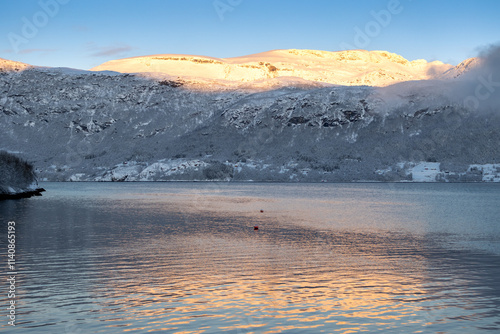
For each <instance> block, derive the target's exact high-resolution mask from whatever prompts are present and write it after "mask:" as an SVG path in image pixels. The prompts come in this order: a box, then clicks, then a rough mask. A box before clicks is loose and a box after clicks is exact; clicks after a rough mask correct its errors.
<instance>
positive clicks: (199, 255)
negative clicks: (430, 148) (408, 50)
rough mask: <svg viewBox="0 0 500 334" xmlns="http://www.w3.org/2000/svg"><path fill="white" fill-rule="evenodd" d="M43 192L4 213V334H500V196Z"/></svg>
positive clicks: (237, 189)
mask: <svg viewBox="0 0 500 334" xmlns="http://www.w3.org/2000/svg"><path fill="white" fill-rule="evenodd" d="M42 186H43V187H45V188H46V189H47V190H48V192H46V193H45V194H44V196H43V197H40V198H32V199H27V200H19V201H4V202H0V217H1V225H0V230H1V231H2V232H1V235H4V237H2V238H1V239H0V246H1V247H0V250H1V254H0V263H1V264H2V268H6V263H7V256H6V254H7V251H6V250H7V248H6V240H7V238H6V237H5V236H6V235H7V221H9V220H13V221H15V222H16V224H17V225H16V226H17V230H16V257H17V264H16V270H17V272H18V274H17V276H16V290H17V291H16V299H15V300H16V303H17V309H16V312H17V313H16V316H17V318H16V320H17V326H16V328H15V329H14V328H12V327H10V326H8V325H7V317H6V315H7V311H6V310H5V309H6V306H7V305H8V304H7V302H8V299H7V298H6V297H7V289H8V286H7V285H5V286H4V288H2V289H3V290H4V292H1V293H0V305H2V306H1V309H2V311H1V315H2V317H1V319H2V320H1V323H0V331H4V332H13V333H123V332H133V333H148V332H158V333H352V332H360V331H368V332H375V331H381V332H383V333H402V332H405V333H420V332H424V333H476V332H481V331H485V332H488V331H489V332H492V331H495V330H496V331H499V330H500V223H499V216H500V205H499V204H500V185H494V184H305V185H303V184H300V185H299V184H225V183H223V184H220V183H208V184H207V183H46V184H43V185H42ZM260 210H263V212H260ZM254 225H258V226H259V230H258V231H254V229H253V226H254ZM4 264H5V265H4ZM2 272H6V270H5V269H2Z"/></svg>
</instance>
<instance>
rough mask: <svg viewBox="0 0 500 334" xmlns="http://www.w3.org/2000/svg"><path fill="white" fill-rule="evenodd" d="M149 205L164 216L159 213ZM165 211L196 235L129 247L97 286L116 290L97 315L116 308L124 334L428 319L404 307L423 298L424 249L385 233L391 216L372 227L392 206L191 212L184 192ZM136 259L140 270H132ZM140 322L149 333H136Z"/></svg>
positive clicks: (234, 204) (233, 205) (225, 203)
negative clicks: (177, 210) (176, 212)
mask: <svg viewBox="0 0 500 334" xmlns="http://www.w3.org/2000/svg"><path fill="white" fill-rule="evenodd" d="M150 199H151V197H150V196H148V199H147V200H148V203H149V204H148V205H151V207H150V209H151V210H153V211H154V212H153V213H154V214H159V212H158V210H160V211H161V210H162V206H161V205H157V204H154V203H153V204H151V202H150ZM157 199H159V201H160V202H162V201H164V200H165V198H162V197H161V196H159V198H157ZM168 204H169V210H170V209H171V208H172V206H174V207H176V206H181V207H182V209H181V211H182V212H184V213H185V215H184V219H185V220H186V223H187V224H188V225H189V224H191V225H193V227H195V228H194V229H191V228H190V227H188V230H187V231H186V233H182V232H179V233H178V234H174V235H171V234H165V235H157V236H156V237H155V238H153V239H150V240H148V241H147V243H146V244H145V243H144V242H143V241H142V242H138V243H136V244H128V245H126V246H125V247H126V253H127V254H128V256H125V258H124V259H123V262H120V261H119V259H115V260H114V266H115V267H116V268H124V269H123V271H121V272H120V273H119V274H118V275H117V276H115V277H113V276H109V277H106V278H105V281H104V282H103V283H104V284H105V285H106V289H110V291H112V292H111V293H110V294H109V296H107V298H109V300H110V302H109V304H108V305H106V304H104V305H102V307H104V308H108V307H111V306H112V305H120V307H119V308H118V309H117V312H119V313H124V314H127V315H128V319H129V322H128V323H127V324H123V326H126V327H127V330H131V331H132V330H138V331H141V332H146V331H156V330H164V331H167V332H168V333H188V332H189V333H194V332H199V333H204V332H210V333H218V332H237V333H240V332H241V333H253V332H262V333H283V332H286V331H290V330H297V331H298V332H300V331H301V330H302V331H308V332H322V330H325V331H327V332H329V331H332V328H335V331H339V332H343V333H348V332H350V331H352V332H357V331H360V330H366V329H369V328H371V326H374V327H376V328H387V329H390V328H391V327H392V326H394V325H395V324H398V326H401V325H405V324H415V323H418V324H421V325H422V326H423V325H424V324H425V323H426V322H427V320H428V319H427V318H426V316H425V312H424V313H422V312H421V310H420V309H419V306H418V303H409V302H408V301H409V300H412V299H416V298H418V296H421V295H425V294H426V293H427V291H426V289H425V287H424V285H425V283H426V281H427V277H426V272H427V269H428V268H427V263H426V259H425V258H423V257H422V256H420V255H418V254H419V253H420V254H421V253H422V252H423V253H425V251H426V250H425V249H419V247H421V246H419V245H418V244H416V243H414V240H412V239H408V240H406V239H405V237H404V235H400V234H396V236H394V235H391V234H390V233H388V232H387V231H383V228H384V227H387V229H389V228H390V227H391V226H392V225H395V224H398V223H399V224H400V222H392V221H390V220H389V219H390V215H387V213H384V218H383V219H385V220H386V223H385V225H382V229H381V226H380V224H376V226H377V228H374V227H373V226H372V225H371V224H372V222H371V220H377V219H378V218H377V211H376V210H373V208H377V207H383V206H387V204H389V205H396V204H395V203H387V202H382V203H379V202H375V201H371V202H367V203H360V202H357V203H354V202H352V201H347V200H346V201H321V202H314V203H313V202H312V201H311V202H308V201H307V200H305V201H304V200H303V199H301V200H300V201H296V200H293V199H292V200H290V199H286V200H284V199H279V198H274V199H265V200H263V199H255V198H252V197H239V198H232V197H224V196H212V197H205V198H203V199H200V198H198V199H196V201H195V202H194V203H192V202H191V200H190V199H189V196H186V195H182V194H181V195H176V196H172V195H169V196H168ZM260 210H263V211H264V212H260ZM207 213H209V214H208V215H207ZM197 215H202V216H204V217H207V225H206V226H203V225H202V226H199V223H192V222H190V219H194V218H195V217H196V216H197ZM365 219H366V220H365ZM380 219H382V218H380ZM338 222H340V225H341V226H344V227H345V226H348V227H349V228H348V230H349V231H345V230H346V229H345V228H344V229H339V228H337V227H338V226H339V225H338V224H337V223H338ZM254 224H259V225H260V226H261V228H260V230H259V231H253V230H252V229H250V228H249V227H251V226H253V225H254ZM317 226H321V229H320V230H319V231H318V230H317V229H316V230H315V229H314V227H317ZM367 228H368V230H367ZM370 228H371V231H372V232H370ZM360 230H363V231H364V232H357V231H360ZM366 231H368V232H366ZM124 253H125V251H124ZM131 253H135V254H137V255H136V256H140V254H144V255H146V254H147V260H146V259H144V262H143V263H142V265H141V266H139V267H138V268H132V267H131V263H133V264H134V265H136V264H137V262H136V261H134V262H131V261H130V259H129V256H130V254H131ZM102 271H104V268H103V270H102ZM107 311H108V312H113V308H112V307H111V308H109V309H107ZM417 313H418V315H417ZM134 319H135V320H134ZM138 319H145V320H144V322H146V324H144V323H142V322H141V326H142V327H136V326H135V325H134V324H137V320H138ZM103 320H104V321H108V322H110V326H114V323H115V322H116V319H114V318H111V319H103ZM133 320H134V321H133ZM122 321H125V322H127V321H126V320H125V319H122ZM332 326H333V327H332ZM129 327H130V328H129ZM185 329H189V330H185ZM194 329H196V330H195V331H194ZM124 330H125V329H124Z"/></svg>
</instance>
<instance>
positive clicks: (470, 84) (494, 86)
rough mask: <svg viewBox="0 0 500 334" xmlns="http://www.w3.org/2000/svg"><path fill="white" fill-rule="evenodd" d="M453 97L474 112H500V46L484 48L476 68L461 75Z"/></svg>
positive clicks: (454, 87) (454, 86)
mask: <svg viewBox="0 0 500 334" xmlns="http://www.w3.org/2000/svg"><path fill="white" fill-rule="evenodd" d="M452 87H453V97H454V98H455V99H459V100H461V101H463V105H464V107H466V108H468V109H472V110H478V111H481V110H485V111H489V110H500V44H496V45H490V46H487V47H485V48H483V49H482V50H481V51H480V52H479V55H478V61H477V62H476V66H474V67H473V68H472V69H471V70H469V71H467V72H466V73H464V74H463V75H461V76H460V77H459V78H458V80H457V82H456V83H455V85H453V86H452Z"/></svg>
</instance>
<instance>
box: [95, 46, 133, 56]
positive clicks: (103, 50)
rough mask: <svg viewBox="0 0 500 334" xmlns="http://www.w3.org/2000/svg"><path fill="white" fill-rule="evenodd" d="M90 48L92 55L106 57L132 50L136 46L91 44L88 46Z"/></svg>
mask: <svg viewBox="0 0 500 334" xmlns="http://www.w3.org/2000/svg"><path fill="white" fill-rule="evenodd" d="M90 49H91V50H92V52H93V53H92V54H91V56H92V57H108V56H116V55H120V54H123V53H126V52H129V51H132V50H134V49H136V48H134V47H132V46H130V45H123V46H100V47H99V46H92V47H90Z"/></svg>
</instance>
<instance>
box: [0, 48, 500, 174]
mask: <svg viewBox="0 0 500 334" xmlns="http://www.w3.org/2000/svg"><path fill="white" fill-rule="evenodd" d="M290 51H291V50H285V51H283V50H281V51H272V52H269V53H265V54H258V55H253V56H247V57H242V58H232V59H230V60H224V61H223V65H224V66H226V65H227V64H229V65H228V66H229V67H231V66H234V67H231V71H229V72H228V73H229V76H228V77H224V78H225V79H221V77H220V75H221V74H220V73H219V72H217V71H218V70H217V71H216V70H215V69H217V68H219V67H217V66H219V65H220V66H222V65H221V64H217V63H216V62H219V61H220V60H217V59H215V58H203V59H202V58H199V57H196V56H175V57H174V56H172V57H174V58H179V59H178V60H171V59H170V60H164V59H162V60H155V62H156V61H158V63H159V64H163V65H165V67H164V68H161V66H160V65H158V67H156V68H154V70H155V71H158V70H164V71H166V69H167V68H172V71H174V69H176V68H181V69H183V70H182V71H180V72H179V73H169V74H168V73H167V74H166V73H165V72H164V73H146V74H144V73H142V74H129V73H119V72H117V70H118V68H117V67H119V66H118V65H116V67H115V68H112V66H110V67H107V69H106V68H105V67H99V68H97V69H95V70H99V71H78V70H68V69H51V68H36V67H30V68H27V69H25V70H24V71H19V72H16V71H10V72H1V73H0V149H3V150H8V151H11V152H12V151H15V152H20V154H21V156H23V157H29V159H30V161H33V163H34V164H35V166H36V167H37V173H38V175H40V177H41V178H42V179H45V180H52V181H69V180H72V181H138V180H141V181H153V180H156V181H162V180H233V181H248V180H254V181H284V182H303V181H310V182H318V181H332V182H334V181H335V182H338V181H500V164H498V162H499V161H500V145H498V144H499V143H500V113H498V112H497V110H498V108H497V107H498V103H497V100H495V99H494V98H493V97H492V98H491V99H490V100H484V99H482V100H478V105H468V104H467V103H464V101H466V98H467V97H468V96H471V97H474V95H473V94H474V91H475V89H476V87H477V85H478V82H476V81H471V82H468V81H466V80H465V79H463V78H466V77H467V76H459V77H458V78H449V79H446V80H444V79H440V80H438V79H437V78H442V76H443V72H439V71H428V70H426V71H423V70H419V71H420V72H419V71H417V70H415V68H418V67H419V66H421V67H426V66H428V64H427V63H424V62H421V65H418V66H417V65H412V62H407V61H405V60H404V59H403V58H402V57H399V56H396V55H393V54H390V53H388V52H387V53H383V52H368V51H363V52H361V51H355V52H345V53H326V54H325V53H323V52H322V51H317V54H318V55H319V56H318V55H316V54H315V51H310V50H305V51H301V50H293V51H294V52H292V53H290ZM301 52H302V53H301ZM296 53H298V54H296ZM283 54H285V55H287V56H286V57H288V58H287V59H285V58H286V57H284V56H283ZM288 55H289V56H288ZM321 55H323V56H321ZM342 55H344V56H342ZM347 55H348V56H350V57H351V56H352V58H362V56H363V57H364V58H362V59H350V58H349V59H344V60H342V57H345V56H347ZM272 56H275V57H276V58H273V57H272ZM169 57H170V56H169ZM328 57H330V58H328ZM165 58H168V57H165ZM182 58H186V60H184V59H182ZM316 58H317V62H318V64H317V65H314V62H313V60H312V59H316ZM325 58H327V59H326V60H325ZM138 59H139V60H138ZM140 59H143V58H132V62H130V60H125V63H126V64H132V65H133V66H132V65H130V66H131V67H129V68H125V65H124V64H123V62H122V61H117V63H115V64H119V65H120V64H121V65H120V66H123V68H122V69H121V70H122V71H124V72H125V71H130V72H136V71H141V68H137V67H136V64H137V63H139V64H142V60H140ZM188 59H191V60H188ZM195 59H198V60H199V61H198V60H196V61H195ZM278 59H281V60H280V61H278ZM290 59H292V60H293V64H292V60H290ZM202 60H203V61H202ZM205 60H206V62H205ZM368 60H369V61H368ZM209 61H213V63H211V62H209ZM342 61H345V63H346V65H345V66H341V65H340V64H341V62H342ZM377 61H378V63H377ZM155 62H152V63H150V67H151V66H152V65H153V64H156V63H155ZM231 62H232V63H231ZM260 62H264V64H263V65H260ZM267 63H269V65H267ZM329 63H331V64H333V65H331V66H333V67H334V68H336V70H332V73H330V72H329V71H326V70H324V69H325V68H326V67H327V66H329V65H328V64H329ZM354 63H357V64H358V65H359V66H355V65H354ZM173 64H177V65H178V66H174V65H173ZM235 64H236V65H235ZM241 64H246V65H248V64H254V65H255V64H257V65H255V66H256V67H257V68H252V67H249V68H246V67H241V66H240V65H241ZM283 64H288V65H283ZM290 64H292V65H293V66H292V65H290ZM426 64H427V65H426ZM163 65H162V66H163ZM181 65H183V66H184V65H185V67H182V66H181ZM306 65H307V66H306ZM313 65H314V66H313ZM103 66H104V65H103ZM127 66H128V65H127ZM141 66H142V65H141ZM145 66H146V67H147V65H145ZM155 66H156V65H155ZM196 66H200V72H196V71H195V70H194V69H195V68H197V67H196ZM248 66H250V65H248ZM271 66H275V67H276V68H277V69H278V68H281V69H282V70H272V69H273V68H272V67H271ZM285 66H289V67H290V68H292V67H293V69H292V70H291V71H290V72H293V73H294V74H301V75H302V76H299V77H279V76H276V77H272V75H271V76H270V77H267V78H263V75H264V74H262V73H268V74H272V73H273V72H279V71H283V68H285ZM442 66H443V65H439V66H438V68H440V67H442ZM240 67H241V71H242V72H243V73H247V72H246V71H249V72H248V73H257V74H255V76H254V77H249V78H247V77H244V78H247V80H249V81H247V82H243V83H241V82H239V81H238V78H240V79H241V78H242V77H243V74H238V73H237V72H236V69H238V68H240ZM333 67H332V68H333ZM287 68H288V67H287ZM367 68H377V69H378V70H377V71H382V72H383V73H396V72H397V71H396V70H395V69H401V70H400V71H399V70H398V71H399V72H401V73H404V72H403V70H402V69H406V70H407V73H410V72H411V71H410V69H413V70H412V71H413V72H412V73H413V74H412V75H414V76H417V74H416V73H421V74H419V75H421V76H424V74H423V73H424V72H426V73H427V74H426V75H430V74H429V73H432V76H430V77H428V79H427V80H423V79H422V77H419V78H420V79H419V80H417V81H402V82H399V83H397V84H393V85H390V86H384V85H386V84H387V82H388V81H384V82H382V81H379V84H380V85H381V86H384V87H377V86H370V85H363V86H357V85H350V86H349V85H345V86H344V85H338V84H336V85H335V84H332V83H331V82H328V83H327V82H326V81H314V80H316V79H317V78H318V73H320V74H321V73H323V74H322V75H323V76H324V78H330V79H328V80H332V81H333V78H337V79H338V80H346V81H348V80H354V79H353V78H355V77H356V76H358V77H359V76H360V75H361V76H360V78H363V79H360V80H365V81H366V80H368V79H367V78H369V77H368V76H367V75H366V73H367V72H366V71H367ZM444 68H446V70H448V69H449V68H450V66H449V65H446V66H444ZM112 69H114V72H110V71H111V70H112ZM210 69H213V71H210ZM266 71H267V72H266ZM300 71H303V72H300ZM352 72H354V74H353V73H352ZM382 72H380V73H382ZM399 72H398V73H399ZM197 73H199V74H198V76H196V74H197ZM224 73H225V72H224ZM259 73H260V74H259ZM360 73H361V74H360ZM177 74H179V75H177ZM181 74H182V75H181ZM231 75H234V77H232V76H231ZM245 75H246V74H245ZM266 75H267V74H266ZM251 78H255V80H256V81H250V79H251ZM314 78H316V79H314ZM401 78H403V76H401V77H398V80H400V79H401ZM429 78H430V79H429ZM313 79H314V80H313ZM337 79H335V80H337ZM431 79H432V80H431ZM325 80H326V79H325ZM377 80H379V79H377ZM380 80H381V79H380ZM391 80H393V79H391ZM401 80H402V79H401ZM467 80H469V79H467ZM374 83H375V81H373V82H372V84H374ZM351 84H354V83H353V82H351ZM483 93H484V92H483ZM471 94H472V95H471ZM492 96H494V95H492ZM464 99H465V100H464ZM487 102H489V103H487Z"/></svg>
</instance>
